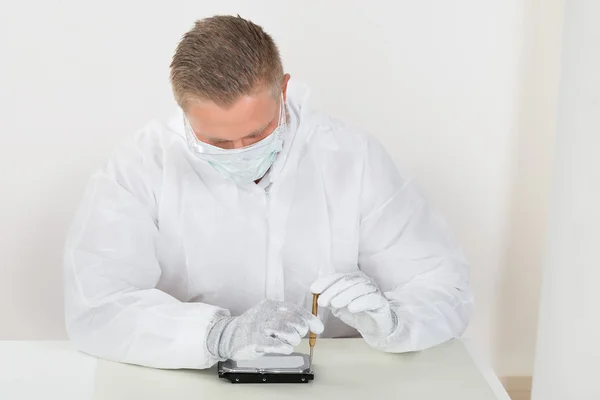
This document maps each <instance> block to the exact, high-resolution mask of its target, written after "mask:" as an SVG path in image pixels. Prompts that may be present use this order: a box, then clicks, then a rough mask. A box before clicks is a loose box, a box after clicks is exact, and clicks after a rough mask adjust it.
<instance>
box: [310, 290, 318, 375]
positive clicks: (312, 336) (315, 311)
mask: <svg viewBox="0 0 600 400" xmlns="http://www.w3.org/2000/svg"><path fill="white" fill-rule="evenodd" d="M317 300H319V295H318V294H314V293H313V303H312V313H313V315H314V316H315V317H316V316H317V314H318V311H319V304H318V303H317ZM315 343H317V334H316V333H314V332H310V334H309V335H308V345H309V346H310V358H309V364H310V365H311V366H312V360H313V352H314V348H315Z"/></svg>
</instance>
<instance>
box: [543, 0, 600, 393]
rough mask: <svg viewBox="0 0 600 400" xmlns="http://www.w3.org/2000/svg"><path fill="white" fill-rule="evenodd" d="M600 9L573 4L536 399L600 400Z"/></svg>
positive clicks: (592, 3) (592, 2) (588, 0)
mask: <svg viewBox="0 0 600 400" xmlns="http://www.w3.org/2000/svg"><path fill="white" fill-rule="evenodd" d="M599 16H600V2H598V1H597V0H582V1H576V2H567V5H566V9H565V34H564V51H563V57H562V69H563V73H562V77H561V85H560V106H559V114H558V116H559V118H558V141H557V151H556V168H555V176H554V179H553V188H552V194H553V196H552V214H551V218H550V220H549V228H550V229H549V234H548V247H547V250H546V257H545V263H544V264H545V265H544V282H543V288H542V296H541V307H540V324H539V327H540V330H539V334H538V341H537V352H536V362H535V376H534V387H533V399H535V400H562V399H574V400H597V399H600V380H598V371H599V369H598V360H599V359H600V341H598V338H600V313H599V312H598V305H600V291H598V282H599V281H600V268H598V243H599V240H598V239H599V238H600V235H599V234H598V226H599V225H600V211H599V210H598V205H599V204H600V158H599V157H598V148H600V135H599V133H600V101H599V100H600V97H599V96H598V93H599V92H600V74H599V73H598V71H600V52H599V51H598V49H599V48H600V25H599V24H598V17H599Z"/></svg>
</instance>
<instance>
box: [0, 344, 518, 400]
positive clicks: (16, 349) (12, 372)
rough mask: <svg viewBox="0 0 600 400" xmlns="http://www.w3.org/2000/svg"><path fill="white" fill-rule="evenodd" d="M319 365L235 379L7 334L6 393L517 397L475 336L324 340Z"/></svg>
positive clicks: (0, 383) (1, 385)
mask: <svg viewBox="0 0 600 400" xmlns="http://www.w3.org/2000/svg"><path fill="white" fill-rule="evenodd" d="M297 350H298V351H301V352H304V351H306V350H308V345H307V343H303V344H302V346H301V347H299V348H298V349H297ZM313 369H314V372H315V380H314V381H312V382H310V383H307V384H258V385H257V384H254V385H240V384H238V385H233V384H231V383H229V382H228V381H226V380H224V379H219V378H218V377H217V373H216V370H215V369H214V368H213V369H210V370H204V371H195V370H170V371H169V370H157V369H151V368H143V367H138V366H133V365H126V364H119V363H114V362H110V361H106V360H98V359H96V358H95V357H91V356H88V355H85V354H82V353H79V352H77V351H76V350H74V349H73V347H72V345H71V344H70V343H69V342H1V341H0V399H11V400H13V399H14V400H17V399H38V398H39V399H41V398H43V399H62V400H70V399H77V400H87V399H89V400H92V399H93V400H105V399H106V400H108V399H111V400H120V399H144V400H153V399H172V398H176V399H184V400H185V399H194V400H202V399H215V398H220V397H222V398H226V399H238V398H239V399H242V398H243V399H248V400H252V399H262V400H268V399H306V398H307V396H309V397H308V398H310V399H313V400H314V399H321V398H323V399H325V398H344V399H346V400H352V399H361V400H364V399H365V398H366V399H369V398H375V399H380V398H393V399H411V400H434V399H435V400H459V399H460V400H510V399H509V397H508V395H507V394H506V392H505V391H504V389H503V388H502V385H501V384H500V382H499V380H498V379H497V378H496V376H495V375H494V373H493V372H492V370H491V368H489V367H488V366H487V365H486V364H485V363H484V362H483V361H482V359H481V358H480V357H479V356H478V354H477V352H476V351H475V350H474V347H473V345H472V343H470V342H469V341H460V340H455V341H451V342H448V343H445V344H443V345H441V346H438V347H436V348H433V349H430V350H426V351H422V352H418V353H408V354H386V353H382V352H379V351H375V350H373V349H371V348H369V347H368V346H367V345H366V344H365V343H364V341H363V340H362V339H333V340H331V339H329V340H328V339H320V340H318V342H317V346H316V347H315V358H314V364H313Z"/></svg>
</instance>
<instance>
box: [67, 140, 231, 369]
mask: <svg viewBox="0 0 600 400" xmlns="http://www.w3.org/2000/svg"><path fill="white" fill-rule="evenodd" d="M152 141H153V139H151V138H150V137H149V135H143V134H140V135H138V136H137V137H136V138H135V139H134V140H132V141H131V142H130V143H127V144H125V145H124V146H122V147H121V148H120V149H119V150H118V151H117V152H116V154H115V155H114V156H113V157H112V158H111V159H110V161H109V162H108V164H107V166H106V167H104V168H103V169H102V170H101V171H99V172H98V173H96V174H95V175H94V176H93V177H92V178H91V181H90V183H89V185H88V187H87V190H86V193H85V195H84V200H83V203H82V204H81V206H80V208H79V210H78V212H77V214H76V217H75V219H74V221H73V224H72V226H71V229H70V232H69V234H68V237H67V241H66V249H65V254H64V271H65V319H66V328H67V332H68V335H69V337H70V339H71V340H72V342H74V344H75V345H76V347H77V348H78V349H80V350H81V351H83V352H86V353H89V354H91V355H94V356H98V357H102V358H106V359H110V360H113V361H119V362H125V363H131V364H138V365H143V366H149V367H156V368H197V369H200V368H207V367H210V366H211V365H213V364H214V363H215V362H216V361H218V360H217V359H215V358H213V357H212V356H211V354H210V353H209V352H208V350H207V348H206V337H207V335H208V330H209V329H210V327H211V326H212V324H213V323H214V321H216V319H218V318H222V317H224V316H228V315H229V312H228V311H227V310H223V309H220V308H218V307H215V306H212V305H207V304H202V303H185V302H181V301H179V300H177V299H176V298H174V297H172V296H170V295H169V294H167V293H165V292H163V291H161V290H158V289H157V288H156V286H157V283H158V281H159V278H160V276H161V265H160V263H159V260H158V259H157V256H156V254H157V252H156V248H155V242H156V240H157V238H158V224H157V219H156V215H157V208H158V200H157V199H158V198H159V197H160V184H161V174H162V166H161V154H160V153H161V148H160V146H157V145H155V144H154V143H152Z"/></svg>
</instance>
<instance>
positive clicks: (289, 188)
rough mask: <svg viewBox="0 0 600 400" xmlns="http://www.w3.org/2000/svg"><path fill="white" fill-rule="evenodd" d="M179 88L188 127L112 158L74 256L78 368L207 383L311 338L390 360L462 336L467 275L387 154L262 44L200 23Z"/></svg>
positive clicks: (158, 128)
mask: <svg viewBox="0 0 600 400" xmlns="http://www.w3.org/2000/svg"><path fill="white" fill-rule="evenodd" d="M171 82H172V86H173V92H174V95H175V98H176V100H177V102H178V104H179V106H180V107H181V110H182V113H181V115H179V116H178V117H177V118H175V119H173V120H172V121H170V122H169V123H167V124H160V123H152V124H150V125H148V126H147V127H146V128H145V129H143V130H142V131H141V132H139V133H138V134H137V135H135V136H134V137H132V138H130V139H129V140H128V141H127V143H125V144H123V145H122V146H121V147H120V148H118V150H117V151H116V153H115V154H114V155H113V156H112V157H111V159H110V160H109V162H108V164H107V165H106V166H105V167H104V168H103V169H102V170H101V171H99V172H98V173H96V174H95V175H94V176H93V177H92V179H91V183H90V185H89V188H88V189H87V192H86V194H85V199H84V201H83V204H82V206H81V208H80V210H79V212H78V214H77V216H76V218H75V221H74V223H73V226H72V229H71V232H70V235H69V238H68V240H67V246H66V256H65V264H66V321H67V322H66V323H67V330H68V332H69V335H70V337H71V339H72V340H73V341H74V342H75V344H76V345H77V346H78V347H79V348H80V349H81V350H83V351H85V352H88V353H90V354H93V355H96V356H100V357H105V358H108V359H112V360H117V361H122V362H127V363H134V364H140V365H145V366H151V367H159V368H207V367H209V366H211V365H213V364H214V363H216V362H217V361H218V360H223V359H228V358H230V359H236V360H242V359H251V358H255V357H259V356H261V355H263V354H265V353H290V352H291V351H292V348H293V346H296V345H298V344H299V342H300V340H301V338H302V337H304V336H305V335H306V334H307V333H308V331H309V330H311V331H313V332H315V333H323V336H327V337H343V336H352V335H355V334H356V333H357V332H358V333H360V334H361V335H362V337H363V338H364V339H365V341H366V342H367V343H368V344H369V345H370V346H372V347H373V348H375V349H379V350H382V351H387V352H405V351H415V350H420V349H425V348H428V347H431V346H435V345H437V344H439V343H442V342H444V341H446V340H449V339H451V338H453V337H456V336H458V335H460V334H461V333H462V332H463V330H464V329H465V326H466V324H467V320H468V318H469V314H470V312H471V308H472V298H471V295H470V292H469V288H468V278H467V275H468V273H467V266H466V263H465V261H464V259H463V256H462V255H461V252H460V250H459V249H458V247H457V246H456V245H455V244H454V242H453V239H452V238H451V236H450V235H449V234H448V232H447V229H446V228H445V226H444V223H443V222H442V220H441V219H440V218H439V217H438V216H437V215H436V214H435V213H433V212H432V211H431V210H430V209H429V208H428V206H427V204H426V202H425V200H424V199H423V197H422V196H421V195H420V194H419V192H418V191H417V189H416V188H415V185H414V184H413V183H412V182H411V181H410V180H407V179H406V178H405V177H403V176H402V175H401V174H400V173H399V172H398V170H397V168H396V167H395V166H394V164H393V162H392V160H391V158H390V157H389V155H388V154H387V153H386V151H385V150H384V149H383V148H382V147H381V146H380V144H379V143H378V142H377V141H375V140H374V139H373V138H371V137H369V136H366V135H363V134H360V133H356V132H354V131H352V130H350V129H348V128H347V127H345V126H344V125H343V124H341V123H339V122H337V121H334V120H332V119H330V118H328V117H326V116H325V115H323V114H320V113H318V112H316V111H314V110H312V109H311V108H310V100H309V95H308V91H307V89H306V88H305V87H304V86H301V85H299V84H296V83H293V82H290V76H289V75H287V74H284V73H283V68H282V64H281V60H280V57H279V53H278V50H277V47H276V45H275V44H274V42H273V40H272V39H271V37H270V36H269V35H267V34H266V33H265V32H264V31H263V30H262V28H260V27H259V26H257V25H255V24H253V23H252V22H250V21H247V20H244V19H242V18H240V17H231V16H218V17H214V18H209V19H205V20H202V21H198V22H197V23H196V25H195V27H194V28H193V29H192V30H191V31H190V32H188V33H187V34H186V35H185V36H184V37H183V39H182V41H181V43H180V44H179V46H178V47H177V50H176V52H175V55H174V57H173V61H172V64H171ZM311 292H314V293H320V300H319V304H320V306H321V307H323V308H324V311H325V312H323V313H322V315H320V318H316V317H314V316H312V315H311V314H310V313H309V312H308V311H307V310H308V309H310V308H309V307H310V303H311V298H312V295H311Z"/></svg>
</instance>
